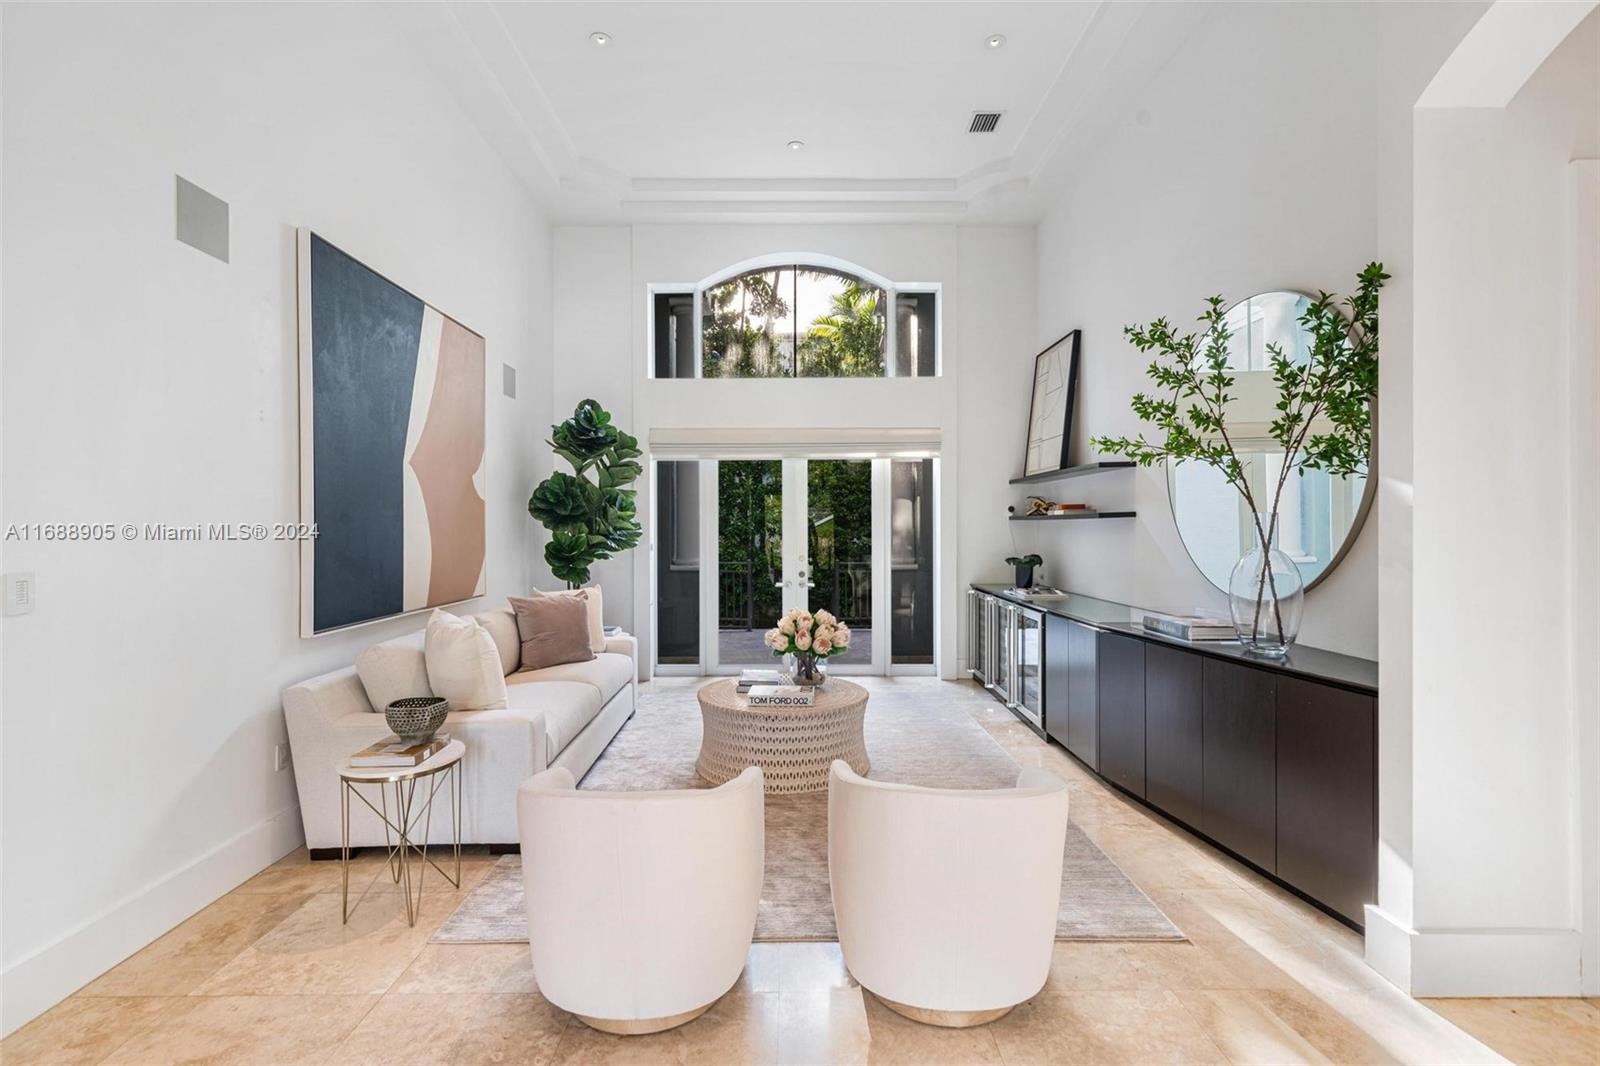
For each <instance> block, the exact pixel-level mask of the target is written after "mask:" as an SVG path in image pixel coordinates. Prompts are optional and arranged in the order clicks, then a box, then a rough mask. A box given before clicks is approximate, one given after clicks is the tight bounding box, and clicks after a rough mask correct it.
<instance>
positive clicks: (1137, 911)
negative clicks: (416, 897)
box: [432, 679, 1184, 943]
mask: <svg viewBox="0 0 1600 1066" xmlns="http://www.w3.org/2000/svg"><path fill="white" fill-rule="evenodd" d="M869 687H870V688H871V691H872V695H871V702H870V703H869V704H868V705H867V717H866V738H867V753H868V755H869V757H870V758H871V760H872V769H871V772H870V776H872V777H875V778H879V779H882V780H885V781H899V782H902V783H905V784H912V785H926V786H934V787H941V788H1006V787H1009V786H1010V785H1012V784H1014V783H1015V782H1016V779H1017V773H1018V772H1019V767H1018V766H1017V764H1016V763H1015V762H1014V761H1013V760H1012V759H1011V757H1010V756H1009V755H1007V754H1006V753H1005V750H1004V749H1003V748H1001V747H1000V745H999V744H997V743H996V742H995V741H994V739H993V738H992V737H991V736H990V735H989V733H988V731H987V730H985V729H984V728H983V726H981V725H980V724H978V722H977V721H975V720H974V719H973V718H972V716H971V715H970V714H968V713H967V711H966V709H965V707H964V706H963V703H964V701H966V700H968V699H985V698H987V697H986V696H984V695H983V694H981V693H978V692H977V690H975V689H970V688H969V687H968V686H963V685H952V684H939V683H937V682H932V681H930V680H924V679H916V680H915V681H911V682H900V683H896V682H894V681H876V680H875V681H873V682H872V683H871V684H870V686H869ZM699 750H700V708H699V705H698V704H697V703H696V702H695V698H694V689H693V688H691V687H687V686H682V685H673V686H668V685H650V686H645V689H644V690H643V692H642V694H641V698H640V705H639V709H638V711H637V712H636V713H635V715H634V717H633V719H632V720H631V721H629V722H628V724H627V725H625V726H624V727H623V729H622V732H620V733H619V734H617V738H616V739H615V740H613V741H612V742H611V746H610V747H609V748H607V749H606V752H605V754H604V755H602V756H601V757H600V760H599V761H598V762H596V763H595V765H594V768H593V769H591V770H590V771H589V773H588V775H587V776H586V777H585V778H584V779H583V782H582V784H581V786H580V787H582V788H594V789H607V790H615V791H642V790H650V789H667V788H704V787H706V786H705V782H703V781H701V780H700V779H699V777H698V776H696V774H695V772H694V762H695V756H696V755H697V754H698V752H699ZM766 845H767V854H766V871H767V873H766V884H765V885H764V886H763V887H762V891H761V904H760V909H759V911H758V913H757V916H756V933H755V939H756V940H761V941H785V940H824V941H826V940H837V939H838V933H837V931H836V930H835V928H834V924H833V901H832V898H831V895H830V893H829V889H828V796H827V793H826V792H816V793H808V794H804V795H798V796H768V797H766ZM995 905H996V906H1004V901H1003V900H996V901H995ZM1056 938H1057V939H1058V940H1182V939H1184V936H1183V934H1182V933H1181V932H1179V930H1178V928H1177V927H1176V926H1175V925H1173V924H1172V921H1171V920H1170V919H1169V918H1168V917H1167V916H1166V914H1164V913H1163V912H1162V911H1161V908H1159V907H1157V906H1156V905H1155V903H1154V902H1152V901H1151V899H1150V897H1149V896H1147V895H1145V894H1144V892H1142V891H1141V890H1140V889H1139V887H1138V886H1137V885H1135V884H1134V883H1133V882H1132V881H1130V880H1129V879H1128V877H1127V875H1126V874H1124V873H1123V872H1122V871H1121V870H1120V869H1118V867H1117V865H1116V864H1115V863H1113V862H1112V861H1111V860H1110V859H1109V858H1107V857H1106V854H1105V853H1104V852H1103V851H1101V850H1100V849H1099V848H1098V847H1096V846H1095V844H1094V842H1093V841H1091V840H1090V839H1089V838H1088V837H1087V836H1085V835H1084V833H1083V830H1082V829H1080V828H1079V827H1078V826H1077V825H1075V824H1069V825H1068V827H1067V842H1066V853H1065V855H1064V861H1063V864H1062V871H1061V910H1060V913H1059V915H1058V918H1057V923H1056ZM432 939H433V941H434V942H435V943H525V942H526V941H527V939H528V926H527V919H526V917H525V916H524V914H523V907H522V865H521V859H520V858H519V857H518V856H515V855H507V856H504V857H502V858H501V859H500V861H499V862H498V863H496V864H495V866H494V868H493V869H492V870H491V871H490V872H489V874H488V875H487V876H486V877H485V878H484V880H483V881H482V882H480V883H479V885H478V886H477V887H476V888H475V889H473V890H472V892H470V893H469V894H468V895H467V898H466V899H465V900H463V901H462V903H461V905H460V906H459V907H458V908H457V909H456V911H455V913H454V914H452V915H451V916H450V917H449V918H448V919H446V921H445V923H444V924H443V925H442V926H440V927H439V929H438V931H437V932H435V933H434V934H433V937H432Z"/></svg>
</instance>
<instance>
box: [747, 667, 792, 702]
mask: <svg viewBox="0 0 1600 1066" xmlns="http://www.w3.org/2000/svg"><path fill="white" fill-rule="evenodd" d="M781 684H783V674H782V673H780V672H779V671H777V670H740V671H739V681H738V688H739V695H741V696H743V695H745V694H746V693H748V692H749V691H750V690H751V689H752V688H754V687H755V686H756V685H781Z"/></svg>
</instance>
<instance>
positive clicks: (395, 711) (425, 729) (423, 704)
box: [383, 696, 450, 744]
mask: <svg viewBox="0 0 1600 1066" xmlns="http://www.w3.org/2000/svg"><path fill="white" fill-rule="evenodd" d="M449 713H450V704H449V703H448V702H446V701H445V700H442V699H440V698H439V697H438V696H408V697H406V698H405V699H403V700H395V701H394V702H393V703H391V704H389V706H388V707H385V708H384V711H383V716H384V718H386V719H387V720H388V722H389V728H390V729H392V730H394V735H395V736H397V737H399V738H400V739H401V740H408V741H411V742H412V743H413V744H423V743H426V742H427V741H429V740H432V739H433V735H434V734H435V733H437V732H438V731H439V727H440V726H442V725H444V719H445V715H447V714H449Z"/></svg>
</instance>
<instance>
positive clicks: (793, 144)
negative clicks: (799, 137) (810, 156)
mask: <svg viewBox="0 0 1600 1066" xmlns="http://www.w3.org/2000/svg"><path fill="white" fill-rule="evenodd" d="M805 146H806V142H805V141H790V142H789V151H791V152H798V151H799V150H800V149H802V148H804V147H805Z"/></svg>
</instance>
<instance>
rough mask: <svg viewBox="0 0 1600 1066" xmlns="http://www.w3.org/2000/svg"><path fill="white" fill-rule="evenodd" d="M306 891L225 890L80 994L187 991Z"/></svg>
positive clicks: (268, 927) (279, 918)
mask: <svg viewBox="0 0 1600 1066" xmlns="http://www.w3.org/2000/svg"><path fill="white" fill-rule="evenodd" d="M307 898H308V897H306V896H304V895H292V896H258V895H227V896H224V897H222V898H221V899H219V900H217V902H215V903H213V904H212V905H211V906H209V907H207V908H206V909H205V910H203V911H201V912H200V913H199V914H196V915H195V916H194V917H193V918H190V919H189V920H188V921H186V922H184V923H182V924H181V925H179V926H178V927H177V928H176V929H174V930H172V931H171V932H170V933H168V934H167V935H166V936H163V937H162V938H161V939H159V940H157V941H156V942H155V943H153V944H151V945H150V946H148V947H146V948H145V949H144V950H142V951H140V952H139V953H137V954H136V955H134V956H132V957H131V958H129V959H127V960H125V961H124V962H123V963H121V964H120V965H118V966H116V967H115V968H113V969H112V970H110V971H109V972H107V973H106V974H104V975H102V976H101V977H100V978H98V979H97V980H95V981H93V982H91V983H90V984H89V985H88V986H87V987H86V988H84V989H82V990H81V991H80V992H79V993H78V994H79V995H81V996H183V995H188V994H189V993H190V992H193V991H194V990H195V989H196V988H198V987H199V986H200V984H201V983H202V982H204V981H205V980H206V978H208V977H210V976H211V975H212V974H214V973H216V972H217V971H218V970H219V969H221V968H222V967H223V965H224V964H226V963H227V962H228V961H229V960H230V959H232V958H234V957H235V956H236V955H238V954H239V953H240V952H241V951H243V950H244V949H245V948H247V947H249V946H250V945H251V944H253V943H255V942H256V941H257V940H259V939H260V938H261V937H263V936H265V935H266V934H267V933H269V932H270V931H271V930H272V929H273V928H274V927H275V926H276V925H277V924H278V923H279V922H281V921H283V919H284V918H286V917H287V916H289V915H290V914H292V913H293V912H294V911H296V910H298V909H299V908H300V907H301V906H302V905H303V904H304V903H305V901H306V899H307Z"/></svg>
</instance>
